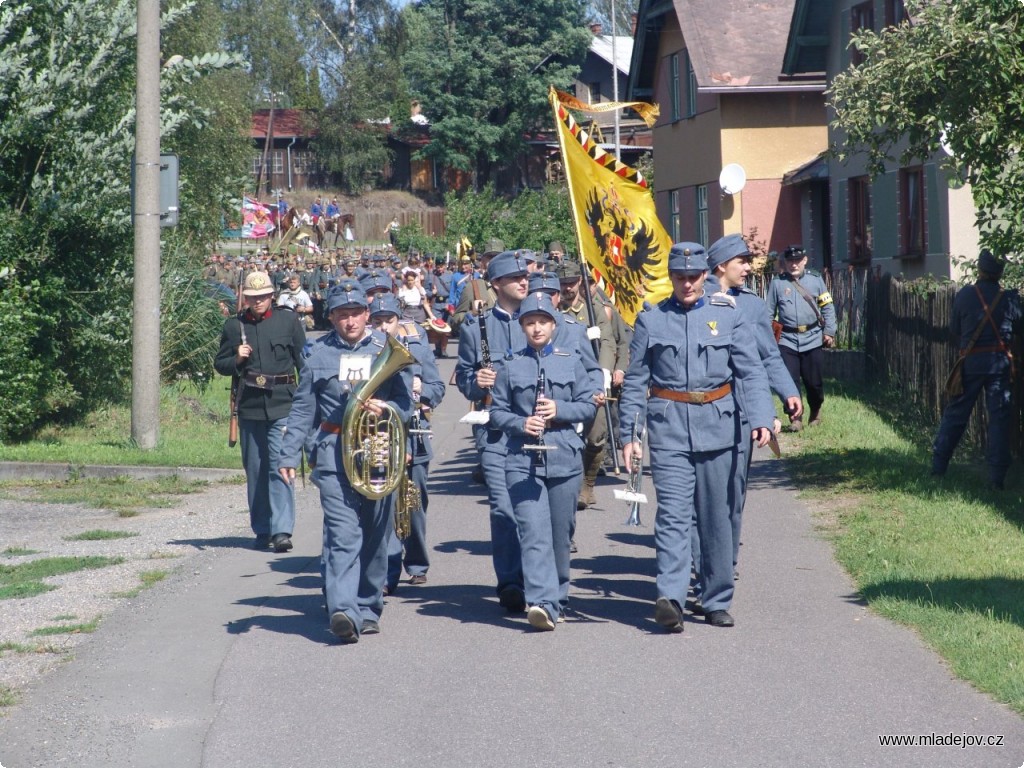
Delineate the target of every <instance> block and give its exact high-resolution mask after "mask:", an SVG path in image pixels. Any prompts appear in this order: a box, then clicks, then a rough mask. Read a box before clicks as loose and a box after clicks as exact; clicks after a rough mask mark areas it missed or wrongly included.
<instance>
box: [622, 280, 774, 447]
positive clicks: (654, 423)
mask: <svg viewBox="0 0 1024 768" xmlns="http://www.w3.org/2000/svg"><path fill="white" fill-rule="evenodd" d="M737 379H742V380H743V396H744V403H743V405H744V408H745V409H746V416H747V419H748V420H749V423H750V427H751V429H757V428H759V427H766V428H769V429H770V428H771V427H772V424H773V421H774V419H775V406H774V404H773V403H772V398H771V393H770V392H769V391H768V377H767V375H766V374H765V370H764V366H763V365H762V364H761V358H760V357H759V356H758V354H757V344H756V342H755V340H754V334H753V331H752V329H751V328H750V324H749V323H748V322H747V321H746V320H745V319H744V317H743V314H742V313H741V312H740V311H739V310H737V308H736V302H735V300H734V299H733V298H732V297H731V296H728V295H725V294H721V293H719V294H709V293H708V292H707V289H705V292H704V296H702V297H701V298H700V299H698V300H697V302H696V303H695V304H694V305H693V306H691V307H689V308H686V307H684V306H683V305H682V304H681V303H680V302H679V301H678V300H676V298H675V297H674V296H673V297H669V298H668V299H665V300H664V301H662V302H661V303H660V304H658V305H657V306H656V307H651V308H649V309H645V310H644V311H643V312H641V313H640V314H639V315H637V319H636V325H635V327H634V330H633V341H632V343H631V344H630V347H629V369H628V370H627V371H626V380H625V382H624V384H623V388H622V398H621V400H620V401H619V425H620V436H621V439H622V444H623V445H625V444H626V443H629V442H630V440H631V438H632V434H631V433H632V430H633V420H634V417H636V416H639V418H640V423H641V424H643V423H645V421H644V419H646V424H647V427H648V436H649V441H650V446H651V450H652V451H654V450H658V449H661V448H667V449H670V450H673V449H674V450H683V451H688V452H690V451H720V450H724V449H727V448H731V447H734V446H736V444H737V442H738V440H739V439H740V436H739V434H738V431H739V417H738V405H737V396H738V393H737V392H736V391H735V385H736V381H737ZM726 383H729V384H731V385H733V390H732V391H730V392H729V393H728V394H727V395H725V396H724V397H722V398H721V399H718V400H715V401H713V402H710V403H703V404H698V403H681V402H676V401H674V400H668V399H664V398H659V397H651V398H650V399H648V389H649V388H650V387H652V386H656V387H661V388H663V389H669V390H674V391H676V392H710V391H713V390H715V389H718V388H719V387H721V386H722V385H724V384H726Z"/></svg>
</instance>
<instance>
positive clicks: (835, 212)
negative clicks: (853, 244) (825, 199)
mask: <svg viewBox="0 0 1024 768" xmlns="http://www.w3.org/2000/svg"><path fill="white" fill-rule="evenodd" d="M847 186H848V184H847V181H846V179H840V180H839V183H838V184H837V185H836V196H835V205H834V206H832V225H833V229H834V231H835V233H836V247H835V250H834V251H833V259H832V261H833V263H837V262H840V261H849V260H850V235H849V221H850V203H849V199H848V197H847V194H848V193H847Z"/></svg>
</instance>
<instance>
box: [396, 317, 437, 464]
mask: <svg viewBox="0 0 1024 768" xmlns="http://www.w3.org/2000/svg"><path fill="white" fill-rule="evenodd" d="M402 328H403V329H404V330H405V336H404V337H403V338H402V341H403V342H404V343H405V344H406V346H407V347H408V348H409V351H410V352H412V356H413V357H415V358H416V364H415V365H414V366H412V369H411V370H412V375H413V376H419V377H420V381H421V382H422V385H421V387H420V397H419V402H420V403H422V404H423V405H425V406H427V408H429V409H430V411H433V409H434V408H437V406H439V405H440V404H441V401H442V400H443V399H444V393H445V389H446V387H445V384H444V381H442V379H441V372H440V371H439V370H438V369H437V362H436V361H435V360H434V350H433V349H432V348H431V346H430V344H429V343H428V342H427V335H426V333H424V331H423V329H422V328H421V327H420V326H418V325H417V324H416V323H402ZM430 411H427V412H423V411H420V421H421V422H422V428H423V429H429V428H430ZM408 450H409V455H410V456H412V461H413V463H414V464H426V463H428V462H429V461H430V460H431V459H432V458H434V447H433V446H432V445H431V442H430V435H409V445H408Z"/></svg>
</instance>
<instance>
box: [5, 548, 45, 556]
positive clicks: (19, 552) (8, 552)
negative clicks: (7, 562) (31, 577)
mask: <svg viewBox="0 0 1024 768" xmlns="http://www.w3.org/2000/svg"><path fill="white" fill-rule="evenodd" d="M38 554H39V550H38V549H27V548H25V547H7V548H6V549H5V550H4V551H3V555H4V556H5V557H24V556H25V555H38Z"/></svg>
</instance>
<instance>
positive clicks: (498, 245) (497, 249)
mask: <svg viewBox="0 0 1024 768" xmlns="http://www.w3.org/2000/svg"><path fill="white" fill-rule="evenodd" d="M504 250H505V244H504V243H503V242H501V240H499V239H498V238H496V237H492V238H491V239H490V240H488V241H487V245H485V246H484V250H483V252H482V253H481V254H480V255H481V256H497V255H498V254H499V253H501V252H502V251H504Z"/></svg>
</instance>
